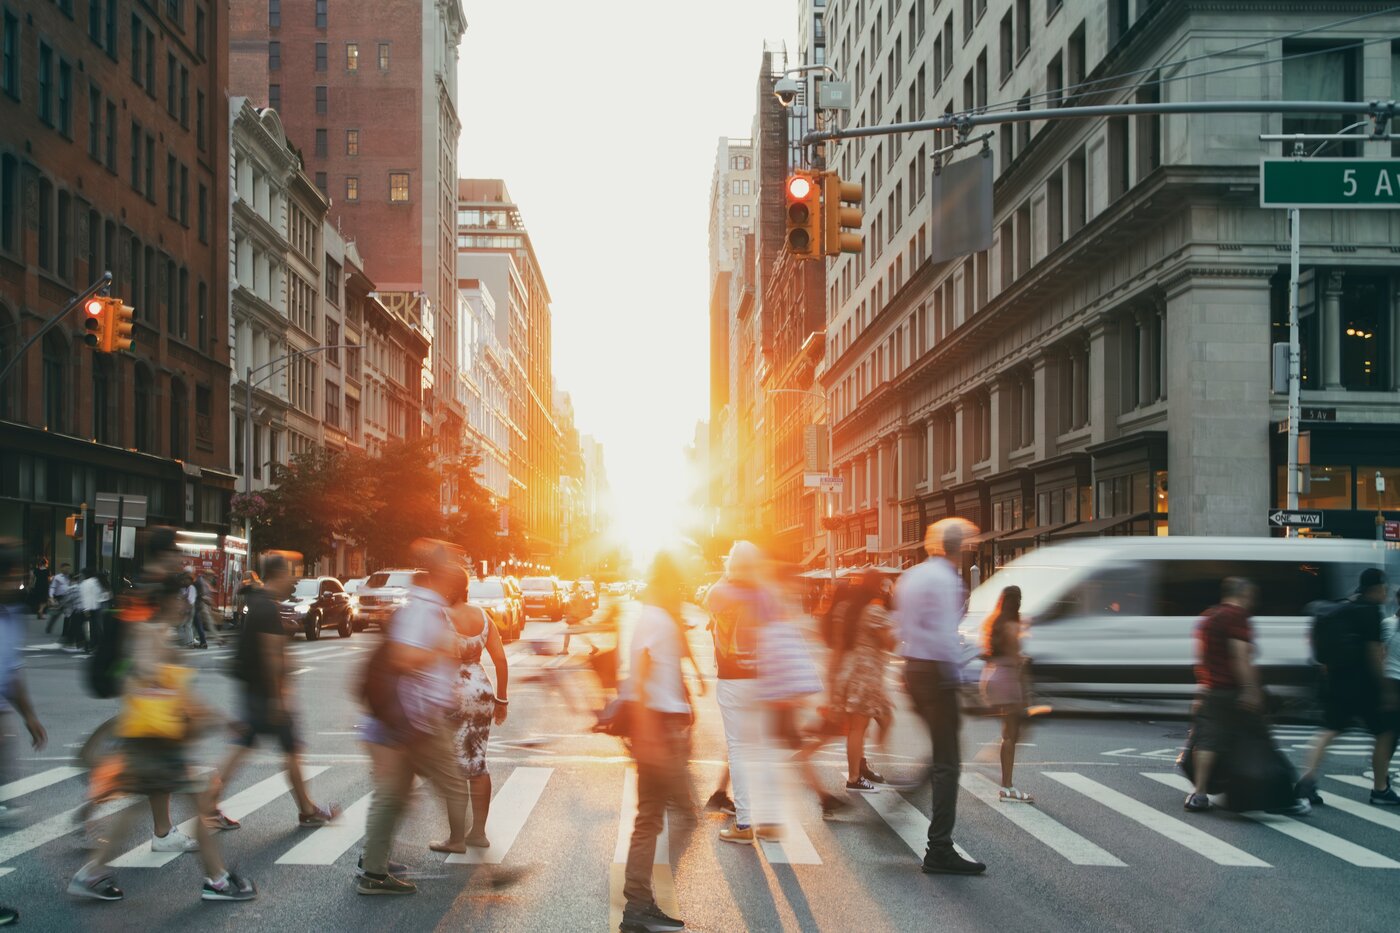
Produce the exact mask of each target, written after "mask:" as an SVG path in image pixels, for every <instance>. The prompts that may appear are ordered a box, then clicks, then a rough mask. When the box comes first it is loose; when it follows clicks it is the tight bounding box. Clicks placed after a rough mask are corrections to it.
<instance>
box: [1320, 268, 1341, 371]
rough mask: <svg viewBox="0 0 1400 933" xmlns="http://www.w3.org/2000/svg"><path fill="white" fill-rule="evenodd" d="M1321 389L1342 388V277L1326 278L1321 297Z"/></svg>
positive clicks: (1338, 275)
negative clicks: (1324, 288)
mask: <svg viewBox="0 0 1400 933" xmlns="http://www.w3.org/2000/svg"><path fill="white" fill-rule="evenodd" d="M1320 336H1321V338H1322V387H1323V388H1324V389H1340V388H1341V387H1342V276H1341V273H1339V272H1334V273H1332V274H1331V275H1329V276H1327V286H1326V290H1325V291H1324V292H1323V296H1322V334H1321V335H1320Z"/></svg>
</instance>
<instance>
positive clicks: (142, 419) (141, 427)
mask: <svg viewBox="0 0 1400 933" xmlns="http://www.w3.org/2000/svg"><path fill="white" fill-rule="evenodd" d="M133 403H134V404H133V408H134V409H135V412H134V415H135V418H134V428H135V431H134V434H135V436H134V437H133V438H132V444H133V446H135V448H136V449H137V450H139V451H142V452H143V453H154V452H155V449H154V448H155V443H154V442H153V439H152V437H151V428H152V427H153V426H154V425H155V418H154V414H153V412H152V407H153V406H154V404H155V390H154V386H153V385H152V381H151V371H150V370H149V369H147V368H146V367H144V366H138V367H136V391H135V393H134V396H133Z"/></svg>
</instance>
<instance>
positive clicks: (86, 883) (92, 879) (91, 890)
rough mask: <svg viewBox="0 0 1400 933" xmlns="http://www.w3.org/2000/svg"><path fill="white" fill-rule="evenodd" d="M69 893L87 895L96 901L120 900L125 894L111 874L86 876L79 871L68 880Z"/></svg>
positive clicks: (77, 895) (80, 895)
mask: <svg viewBox="0 0 1400 933" xmlns="http://www.w3.org/2000/svg"><path fill="white" fill-rule="evenodd" d="M68 893H69V894H71V895H73V896H74V897H87V898H91V899H92V900H95V901H119V900H121V899H122V898H123V897H124V896H125V895H123V894H122V889H121V888H119V887H117V886H116V884H115V883H114V882H113V881H112V876H111V875H110V874H102V875H91V876H84V875H83V873H82V871H79V872H78V873H77V874H76V875H74V876H73V880H72V881H70V882H68Z"/></svg>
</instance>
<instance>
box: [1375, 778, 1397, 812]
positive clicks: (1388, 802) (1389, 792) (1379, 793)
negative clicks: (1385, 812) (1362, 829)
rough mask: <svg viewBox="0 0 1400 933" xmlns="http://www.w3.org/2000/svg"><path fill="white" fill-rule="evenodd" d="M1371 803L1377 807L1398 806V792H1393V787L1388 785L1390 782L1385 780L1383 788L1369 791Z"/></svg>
mask: <svg viewBox="0 0 1400 933" xmlns="http://www.w3.org/2000/svg"><path fill="white" fill-rule="evenodd" d="M1371 803H1373V804H1375V805H1376V806H1378V807H1400V794H1397V793H1395V789H1394V788H1393V787H1391V786H1390V782H1389V781H1386V782H1385V790H1373V791H1371Z"/></svg>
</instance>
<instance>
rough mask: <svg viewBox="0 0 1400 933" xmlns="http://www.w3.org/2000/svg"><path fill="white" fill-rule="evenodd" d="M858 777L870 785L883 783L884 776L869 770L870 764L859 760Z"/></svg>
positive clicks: (871, 769)
mask: <svg viewBox="0 0 1400 933" xmlns="http://www.w3.org/2000/svg"><path fill="white" fill-rule="evenodd" d="M860 776H861V777H863V778H865V780H867V781H869V782H870V783H871V784H883V783H885V776H884V775H883V774H881V773H880V772H878V771H876V770H875V769H873V768H871V767H870V762H868V761H866V760H865V759H864V758H862V759H861V760H860Z"/></svg>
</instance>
